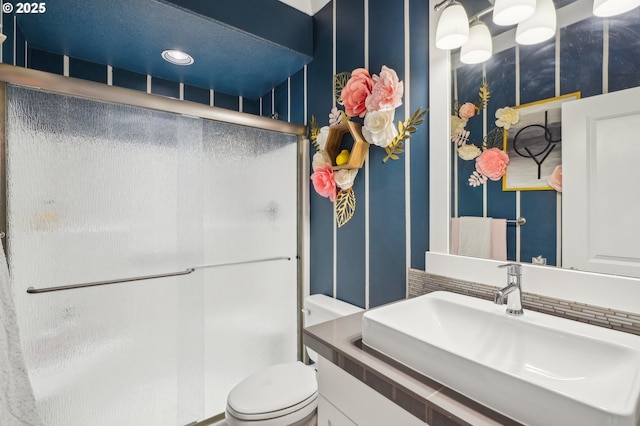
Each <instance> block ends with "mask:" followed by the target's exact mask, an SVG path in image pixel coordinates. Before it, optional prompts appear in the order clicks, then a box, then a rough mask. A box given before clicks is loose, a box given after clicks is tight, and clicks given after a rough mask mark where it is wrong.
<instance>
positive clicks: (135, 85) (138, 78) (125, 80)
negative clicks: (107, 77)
mask: <svg viewBox="0 0 640 426" xmlns="http://www.w3.org/2000/svg"><path fill="white" fill-rule="evenodd" d="M113 85H114V86H118V87H126V88H127V89H133V90H140V91H142V92H146V91H147V76H146V75H144V74H138V73H137V72H132V71H127V70H123V69H120V68H114V69H113Z"/></svg>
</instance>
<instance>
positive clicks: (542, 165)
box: [502, 92, 580, 191]
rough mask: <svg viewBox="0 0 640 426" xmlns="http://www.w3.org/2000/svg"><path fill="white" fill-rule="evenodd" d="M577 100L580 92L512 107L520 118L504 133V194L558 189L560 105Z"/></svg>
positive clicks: (560, 154)
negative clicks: (555, 176)
mask: <svg viewBox="0 0 640 426" xmlns="http://www.w3.org/2000/svg"><path fill="white" fill-rule="evenodd" d="M576 99H580V92H574V93H570V94H567V95H563V96H557V97H554V98H549V99H543V100H540V101H536V102H531V103H528V104H523V105H519V106H516V107H514V109H515V110H517V112H518V114H519V117H520V118H519V120H518V122H517V123H516V124H513V125H512V126H511V128H510V129H509V130H506V129H505V131H504V151H505V152H506V153H507V155H508V156H509V164H508V165H507V171H506V173H505V175H504V176H503V178H502V189H503V191H540V190H553V189H555V190H559V189H558V187H557V186H556V185H554V184H553V180H554V179H555V178H554V177H553V176H554V175H557V174H559V173H561V170H560V165H561V163H562V137H561V130H562V127H561V126H562V123H561V117H562V104H563V103H564V102H567V101H572V100H576ZM552 185H553V186H552Z"/></svg>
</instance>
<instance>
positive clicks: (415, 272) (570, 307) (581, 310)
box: [409, 269, 640, 335]
mask: <svg viewBox="0 0 640 426" xmlns="http://www.w3.org/2000/svg"><path fill="white" fill-rule="evenodd" d="M499 289H500V287H494V286H490V285H485V284H479V283H474V282H471V281H462V280H458V279H454V278H448V277H444V276H441V275H434V274H429V273H427V272H425V271H422V270H419V269H409V298H412V297H417V296H421V295H423V294H427V293H431V292H432V291H438V290H444V291H450V292H452V293H459V294H464V295H467V296H473V297H478V298H480V299H487V300H493V296H494V294H495V293H496V291H498V290H499ZM522 306H523V307H524V309H525V310H526V309H530V310H532V311H538V312H542V313H545V314H549V315H555V316H558V317H563V318H567V319H571V320H575V321H580V322H584V323H588V324H592V325H596V326H599V327H605V328H611V329H614V330H619V331H624V332H626V333H632V334H637V335H640V315H637V314H633V313H629V312H623V311H616V310H613V309H609V308H604V307H600V306H594V305H587V304H584V303H578V302H572V301H569V300H562V299H555V298H553V297H547V296H540V295H537V294H533V293H526V292H523V293H522Z"/></svg>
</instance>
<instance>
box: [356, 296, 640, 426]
mask: <svg viewBox="0 0 640 426" xmlns="http://www.w3.org/2000/svg"><path fill="white" fill-rule="evenodd" d="M362 340H363V342H364V343H365V344H366V345H367V346H369V347H371V348H373V349H375V350H377V351H379V352H381V353H383V354H385V355H387V356H389V357H391V358H393V359H395V360H396V361H399V362H401V363H403V364H405V365H407V366H408V367H410V368H412V369H414V370H416V371H418V372H420V373H422V374H424V375H426V376H428V377H430V378H432V379H434V380H436V381H438V382H440V383H441V384H443V385H445V386H447V387H450V388H452V389H454V390H456V391H458V392H460V393H461V394H463V395H466V396H467V397H469V398H471V399H473V400H475V401H477V402H479V403H481V404H483V405H485V406H488V407H490V408H492V409H494V410H495V411H498V412H500V413H502V414H504V415H506V416H508V417H511V418H512V419H514V420H517V421H519V422H522V423H525V424H531V425H608V426H618V425H625V426H626V425H629V426H636V425H638V424H639V421H640V415H639V413H640V407H639V399H640V398H639V396H640V337H639V336H635V335H632V334H627V333H623V332H619V331H614V330H609V329H605V328H601V327H596V326H592V325H588V324H583V323H579V322H576V321H571V320H567V319H563V318H558V317H554V316H550V315H545V314H541V313H538V312H533V311H528V310H526V309H525V313H524V315H523V316H519V317H514V316H510V315H507V314H506V312H505V306H504V305H503V306H499V305H495V304H494V303H492V302H490V301H486V300H481V299H477V298H473V297H469V296H462V295H459V294H454V293H448V292H434V293H429V294H427V295H424V296H421V297H417V298H415V299H410V300H405V301H402V302H398V303H394V304H391V305H387V306H382V307H380V308H376V309H372V310H370V311H368V312H366V313H365V314H364V316H363V319H362Z"/></svg>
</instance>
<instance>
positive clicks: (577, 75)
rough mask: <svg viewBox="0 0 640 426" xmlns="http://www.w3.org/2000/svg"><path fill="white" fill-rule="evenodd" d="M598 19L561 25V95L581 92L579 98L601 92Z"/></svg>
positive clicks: (600, 31)
mask: <svg viewBox="0 0 640 426" xmlns="http://www.w3.org/2000/svg"><path fill="white" fill-rule="evenodd" d="M602 26H603V20H602V19H601V18H596V17H593V18H589V19H587V20H584V21H582V22H578V23H577V24H573V25H571V26H569V27H566V28H563V29H562V30H561V35H560V91H561V94H567V93H573V92H582V97H583V98H586V97H587V96H593V95H599V94H601V93H602V40H603V37H602Z"/></svg>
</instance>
